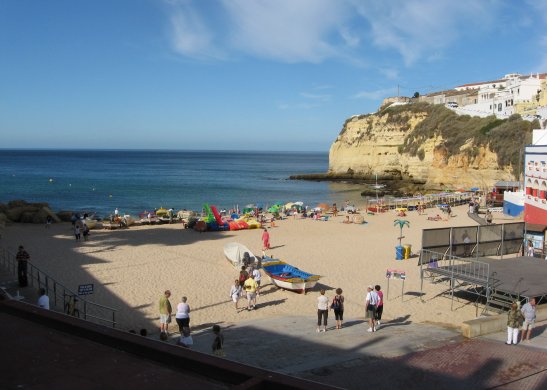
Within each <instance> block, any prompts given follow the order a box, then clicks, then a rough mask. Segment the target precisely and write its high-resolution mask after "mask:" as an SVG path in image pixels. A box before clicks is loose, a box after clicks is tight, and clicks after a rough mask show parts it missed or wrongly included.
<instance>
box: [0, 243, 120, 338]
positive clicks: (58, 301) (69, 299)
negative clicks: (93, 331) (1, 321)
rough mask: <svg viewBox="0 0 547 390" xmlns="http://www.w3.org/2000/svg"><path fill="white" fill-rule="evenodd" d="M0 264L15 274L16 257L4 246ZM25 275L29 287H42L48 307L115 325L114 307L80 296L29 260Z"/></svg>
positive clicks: (100, 322) (0, 253) (85, 318)
mask: <svg viewBox="0 0 547 390" xmlns="http://www.w3.org/2000/svg"><path fill="white" fill-rule="evenodd" d="M0 265H1V266H2V267H3V268H4V269H6V270H7V271H8V272H9V273H10V274H11V275H15V276H17V259H16V257H15V255H14V254H13V253H11V252H9V251H8V250H6V249H5V248H0ZM27 276H28V282H29V285H30V286H31V287H34V288H36V289H38V288H44V289H45V290H46V295H47V296H48V297H49V305H50V309H53V310H56V311H60V312H63V313H65V314H68V315H71V316H75V317H79V318H81V319H83V320H86V321H92V322H96V323H99V324H108V325H109V326H111V327H113V328H115V327H116V309H114V308H112V307H108V306H104V305H99V304H98V303H95V302H90V301H88V300H87V299H85V298H81V297H80V296H78V294H76V293H75V292H73V291H72V290H70V289H69V288H67V287H65V286H64V285H62V284H61V283H59V282H57V281H56V280H55V279H54V278H52V277H51V276H49V275H48V274H46V273H45V272H43V271H42V270H40V269H39V268H38V267H36V266H35V265H34V264H32V263H31V262H30V261H29V262H27Z"/></svg>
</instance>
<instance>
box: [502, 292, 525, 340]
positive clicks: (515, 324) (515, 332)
mask: <svg viewBox="0 0 547 390" xmlns="http://www.w3.org/2000/svg"><path fill="white" fill-rule="evenodd" d="M523 320H524V317H523V316H522V313H521V312H520V310H519V309H518V306H517V303H516V302H514V303H513V304H512V305H511V310H509V311H508V312H507V342H506V343H505V344H507V345H511V344H513V345H514V344H517V343H518V338H519V327H520V326H521V325H522V322H523Z"/></svg>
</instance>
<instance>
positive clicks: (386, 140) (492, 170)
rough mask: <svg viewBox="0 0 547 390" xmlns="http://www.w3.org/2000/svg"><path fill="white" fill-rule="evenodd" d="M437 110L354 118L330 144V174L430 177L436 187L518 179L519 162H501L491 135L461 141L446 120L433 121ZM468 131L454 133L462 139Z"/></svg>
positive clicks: (427, 183)
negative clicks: (456, 140) (456, 141)
mask: <svg viewBox="0 0 547 390" xmlns="http://www.w3.org/2000/svg"><path fill="white" fill-rule="evenodd" d="M424 107H425V106H424ZM442 109H444V108H442ZM435 110H439V109H438V108H435ZM431 115H439V114H438V111H437V113H434V112H432V111H431V108H427V107H426V108H425V109H423V110H422V109H417V107H415V108H413V109H404V108H401V107H398V109H397V110H396V111H390V110H389V109H388V110H385V111H382V112H380V113H377V114H374V115H366V116H359V117H353V118H351V119H349V120H348V121H346V123H345V125H344V128H343V129H342V131H341V133H340V135H339V136H338V138H337V139H336V140H335V142H334V143H333V144H332V146H331V148H330V152H329V174H330V175H334V176H335V175H337V174H347V173H348V172H349V173H352V172H353V174H354V175H356V176H358V177H369V178H373V177H374V176H375V175H376V174H377V175H378V176H379V177H380V178H387V177H391V178H394V179H405V180H414V181H417V182H425V187H426V188H435V189H441V188H450V189H455V188H460V187H464V188H469V187H481V188H483V187H491V186H492V185H493V184H494V183H495V182H496V181H499V180H516V179H515V176H514V174H513V171H514V166H513V164H506V165H503V164H500V161H499V159H498V155H497V153H495V152H494V151H492V150H491V147H490V143H489V141H488V138H484V137H483V139H482V140H481V142H482V143H480V142H477V139H478V138H480V137H479V135H477V137H473V136H471V137H470V138H469V139H462V140H461V141H460V143H459V144H456V145H455V144H454V141H453V140H451V134H450V132H448V134H447V132H446V131H442V130H443V129H442V127H443V123H442V121H440V122H439V123H431V119H432V117H431ZM442 115H445V116H446V115H448V116H450V115H451V113H444V112H443V113H442ZM428 118H429V121H428V123H427V126H424V123H425V122H424V121H426V120H427V119H428ZM442 120H443V121H446V120H449V121H450V120H456V121H457V120H459V118H453V119H451V118H444V117H443V119H442ZM469 120H470V121H472V120H474V119H469ZM449 123H450V122H449ZM472 125H474V126H475V127H477V128H480V130H481V133H477V134H480V135H481V136H482V134H484V133H485V131H484V126H488V124H487V125H484V124H483V123H480V126H483V128H481V127H480V126H477V124H476V123H473V124H472ZM463 128H466V127H465V125H462V129H463ZM424 129H425V130H424ZM488 129H490V128H488ZM456 131H457V130H454V132H456ZM462 131H463V130H462ZM462 134H463V133H462V132H458V134H454V136H455V137H456V136H459V137H460V138H461V137H462Z"/></svg>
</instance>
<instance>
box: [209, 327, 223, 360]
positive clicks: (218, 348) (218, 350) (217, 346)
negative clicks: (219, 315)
mask: <svg viewBox="0 0 547 390" xmlns="http://www.w3.org/2000/svg"><path fill="white" fill-rule="evenodd" d="M213 333H214V335H215V338H214V339H213V345H212V349H213V354H214V355H216V356H220V357H224V335H223V334H222V332H221V331H220V326H219V325H213Z"/></svg>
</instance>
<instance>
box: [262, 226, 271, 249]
mask: <svg viewBox="0 0 547 390" xmlns="http://www.w3.org/2000/svg"><path fill="white" fill-rule="evenodd" d="M266 249H270V233H268V230H267V229H266V228H264V232H263V233H262V251H263V252H264V251H265V250H266Z"/></svg>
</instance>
